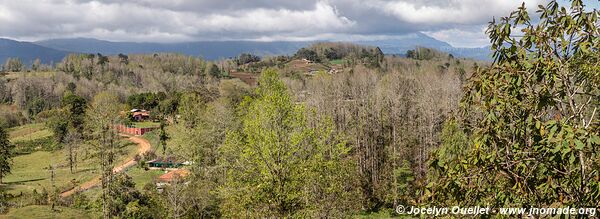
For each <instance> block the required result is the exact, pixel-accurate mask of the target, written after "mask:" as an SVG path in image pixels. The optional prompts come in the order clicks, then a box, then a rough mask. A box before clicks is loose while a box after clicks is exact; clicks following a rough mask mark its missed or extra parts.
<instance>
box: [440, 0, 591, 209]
mask: <svg viewBox="0 0 600 219" xmlns="http://www.w3.org/2000/svg"><path fill="white" fill-rule="evenodd" d="M537 12H538V13H539V15H540V17H539V21H538V20H536V22H535V23H534V22H533V21H532V19H530V17H529V14H528V12H527V10H526V8H525V5H523V6H521V7H519V9H518V10H517V11H515V12H513V13H511V14H510V16H508V17H504V18H502V19H501V20H500V22H498V23H496V22H495V21H492V22H491V23H490V26H489V28H488V31H487V33H488V34H489V36H490V39H491V42H492V49H493V50H494V62H493V64H492V65H491V66H489V67H487V68H478V69H477V71H476V72H475V74H474V75H473V77H472V78H471V79H470V81H469V82H468V87H467V88H468V89H467V92H466V94H465V98H464V99H463V101H462V105H463V106H464V108H463V109H464V113H465V114H464V115H463V116H462V117H463V118H468V119H464V120H463V121H462V124H461V127H463V128H464V130H465V134H467V135H469V141H470V143H469V144H468V145H465V149H464V150H465V151H466V152H465V153H463V154H459V156H458V157H457V158H456V159H452V160H451V161H449V162H448V160H445V161H444V162H441V161H443V159H441V157H444V156H446V155H444V153H438V154H437V157H438V158H437V159H435V160H434V162H433V163H432V167H433V168H435V169H436V170H437V172H438V173H439V174H440V175H441V179H440V180H439V182H438V183H437V185H434V184H432V185H430V190H429V193H430V195H431V196H430V197H431V198H432V199H433V200H436V201H439V202H446V204H456V203H458V204H460V205H476V204H487V205H491V206H493V207H499V206H537V207H543V206H579V207H584V206H599V205H600V189H598V188H600V181H599V180H598V179H599V178H600V173H599V170H600V162H598V161H599V160H600V155H599V154H598V150H599V146H600V128H599V125H600V124H599V119H598V115H597V114H598V107H599V106H600V103H599V98H600V90H599V88H600V77H599V76H600V73H599V72H600V71H599V70H600V68H599V65H598V63H599V62H598V60H599V58H600V52H599V51H598V49H599V48H600V45H599V43H600V38H599V36H598V34H599V32H598V12H597V11H592V12H586V7H584V6H583V2H582V1H581V0H572V1H571V7H570V8H565V7H561V6H559V4H558V3H557V2H556V1H550V3H548V4H547V5H546V6H542V5H540V6H539V10H538V11H537ZM514 28H518V29H519V30H521V33H519V34H516V35H521V36H519V37H516V36H515V34H512V31H513V29H514ZM455 139H456V138H455Z"/></svg>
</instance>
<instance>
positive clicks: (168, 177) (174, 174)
mask: <svg viewBox="0 0 600 219" xmlns="http://www.w3.org/2000/svg"><path fill="white" fill-rule="evenodd" d="M189 175H190V171H189V170H187V169H176V170H173V171H169V172H167V173H165V174H163V175H160V176H159V177H158V178H157V179H156V188H157V189H158V191H159V192H162V191H163V189H164V188H165V186H167V185H172V183H173V182H178V183H182V182H184V178H185V177H187V176H189ZM184 183H185V184H187V182H184Z"/></svg>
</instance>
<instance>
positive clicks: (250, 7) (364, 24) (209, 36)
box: [0, 0, 546, 45]
mask: <svg viewBox="0 0 600 219" xmlns="http://www.w3.org/2000/svg"><path fill="white" fill-rule="evenodd" d="M525 1H526V4H527V6H528V8H533V9H535V6H536V5H537V4H539V3H542V2H543V1H546V0H525ZM519 5H520V1H514V0H304V1H298V0H278V1H273V0H252V1H249V0H227V1H223V0H173V1H156V0H127V1H123V0H0V24H1V25H0V37H8V38H13V39H20V40H38V39H47V38H66V37H93V38H99V39H105V40H113V41H156V42H172V41H195V40H242V39H243V40H261V41H269V40H305V39H310V40H336V39H338V40H345V39H356V38H359V39H365V40H367V39H377V38H381V37H382V36H384V37H394V36H401V35H405V34H407V33H415V32H426V33H428V34H429V35H430V36H433V37H435V38H437V39H440V40H444V41H449V42H450V43H451V44H453V45H479V44H480V43H482V42H483V39H484V37H485V35H483V34H480V32H481V31H479V29H478V28H480V27H481V25H485V24H486V23H487V22H488V21H490V20H491V18H492V17H493V16H496V17H498V16H506V15H508V13H509V12H510V11H511V10H514V9H516V8H517V7H518V6H519ZM473 28H476V29H477V30H474V29H473ZM459 36H460V37H459ZM466 39H469V40H466Z"/></svg>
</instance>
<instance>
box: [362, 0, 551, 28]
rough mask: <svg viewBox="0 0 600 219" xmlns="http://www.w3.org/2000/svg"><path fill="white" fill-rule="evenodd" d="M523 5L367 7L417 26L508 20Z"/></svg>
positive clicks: (479, 2) (407, 1)
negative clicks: (507, 16) (496, 17)
mask: <svg viewBox="0 0 600 219" xmlns="http://www.w3.org/2000/svg"><path fill="white" fill-rule="evenodd" d="M524 2H525V4H526V5H527V6H529V8H533V9H535V7H536V6H537V5H538V4H540V3H543V2H544V1H543V0H525V1H524ZM521 3H522V2H521V1H512V0H446V1H414V0H395V1H382V0H374V1H369V2H367V5H368V6H370V7H372V8H376V9H379V10H381V11H383V12H385V13H387V14H389V15H392V16H395V17H396V18H398V19H400V20H402V21H406V22H411V23H416V24H477V23H481V22H482V21H487V20H490V18H491V16H494V15H496V16H498V15H503V16H505V15H507V13H508V12H510V11H511V10H515V9H516V8H517V7H518V6H520V5H521Z"/></svg>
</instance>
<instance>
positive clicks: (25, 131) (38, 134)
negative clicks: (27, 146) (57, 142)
mask: <svg viewBox="0 0 600 219" xmlns="http://www.w3.org/2000/svg"><path fill="white" fill-rule="evenodd" d="M8 131H9V136H10V140H11V141H12V142H19V141H33V140H37V139H41V138H46V137H50V136H52V132H51V131H50V130H48V129H47V128H46V126H45V125H44V123H34V124H28V125H23V126H18V127H15V128H11V129H9V130H8Z"/></svg>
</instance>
